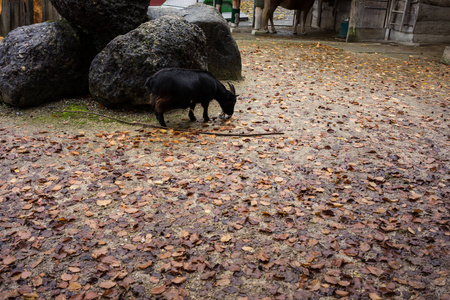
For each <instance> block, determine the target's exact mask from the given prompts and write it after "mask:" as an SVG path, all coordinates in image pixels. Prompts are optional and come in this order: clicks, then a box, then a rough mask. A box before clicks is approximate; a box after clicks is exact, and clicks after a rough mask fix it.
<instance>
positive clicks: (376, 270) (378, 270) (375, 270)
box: [367, 266, 383, 277]
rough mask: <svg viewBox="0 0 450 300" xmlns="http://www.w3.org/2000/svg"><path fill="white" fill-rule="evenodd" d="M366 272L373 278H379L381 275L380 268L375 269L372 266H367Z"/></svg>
mask: <svg viewBox="0 0 450 300" xmlns="http://www.w3.org/2000/svg"><path fill="white" fill-rule="evenodd" d="M367 270H369V271H370V273H372V274H373V275H375V276H378V277H379V276H381V275H382V274H383V270H381V269H380V268H377V267H372V266H368V267H367Z"/></svg>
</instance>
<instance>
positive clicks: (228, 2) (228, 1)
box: [203, 0, 233, 12]
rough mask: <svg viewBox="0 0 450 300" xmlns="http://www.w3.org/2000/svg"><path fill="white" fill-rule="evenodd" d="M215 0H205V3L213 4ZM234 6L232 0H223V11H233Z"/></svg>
mask: <svg viewBox="0 0 450 300" xmlns="http://www.w3.org/2000/svg"><path fill="white" fill-rule="evenodd" d="M213 2H214V0H204V1H203V3H205V4H207V5H211V6H212V5H213ZM232 8H233V1H232V0H222V12H231V9H232Z"/></svg>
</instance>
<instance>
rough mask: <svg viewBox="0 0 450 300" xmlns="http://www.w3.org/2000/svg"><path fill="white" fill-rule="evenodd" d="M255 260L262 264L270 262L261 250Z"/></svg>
mask: <svg viewBox="0 0 450 300" xmlns="http://www.w3.org/2000/svg"><path fill="white" fill-rule="evenodd" d="M257 258H258V259H259V260H260V261H262V262H266V261H269V260H270V256H269V255H268V254H266V253H265V252H264V251H263V250H261V251H259V253H258V256H257Z"/></svg>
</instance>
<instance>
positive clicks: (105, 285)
mask: <svg viewBox="0 0 450 300" xmlns="http://www.w3.org/2000/svg"><path fill="white" fill-rule="evenodd" d="M98 286H99V287H101V288H102V289H110V288H112V287H114V286H116V283H115V282H114V281H112V280H106V281H103V282H101V283H100V284H99V285H98Z"/></svg>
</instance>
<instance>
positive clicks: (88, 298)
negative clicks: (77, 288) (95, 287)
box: [83, 291, 100, 300]
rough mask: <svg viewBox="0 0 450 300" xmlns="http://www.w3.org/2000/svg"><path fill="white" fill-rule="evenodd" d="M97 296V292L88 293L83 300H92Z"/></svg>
mask: <svg viewBox="0 0 450 300" xmlns="http://www.w3.org/2000/svg"><path fill="white" fill-rule="evenodd" d="M99 296H100V295H99V294H98V293H97V292H94V291H90V292H87V293H86V294H85V295H84V298H83V300H92V299H95V298H98V297H99Z"/></svg>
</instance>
